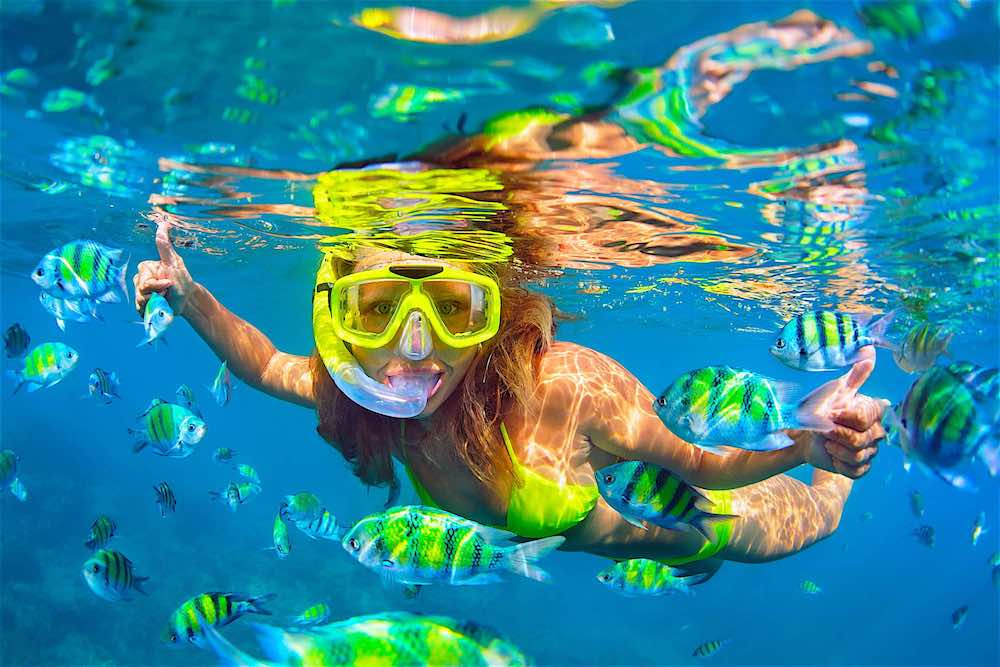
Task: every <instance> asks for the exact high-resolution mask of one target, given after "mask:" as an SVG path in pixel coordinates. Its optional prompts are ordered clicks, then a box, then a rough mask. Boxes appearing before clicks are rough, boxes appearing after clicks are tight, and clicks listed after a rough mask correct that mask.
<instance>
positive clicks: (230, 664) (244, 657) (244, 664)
mask: <svg viewBox="0 0 1000 667" xmlns="http://www.w3.org/2000/svg"><path fill="white" fill-rule="evenodd" d="M195 614H196V615H197V618H198V626H199V627H200V628H201V629H202V633H203V636H204V639H205V643H206V644H207V645H208V647H209V648H210V649H212V650H213V651H215V655H217V656H218V657H219V660H220V662H221V664H223V665H226V666H227V667H264V666H265V665H267V664H268V663H266V662H262V661H260V660H258V659H257V658H254V657H253V656H251V655H248V654H246V653H244V652H243V651H241V650H239V649H238V648H236V647H235V646H233V644H232V643H230V641H229V640H228V639H226V638H225V637H223V636H222V635H221V634H219V631H218V630H216V629H215V627H214V626H213V625H212V624H211V623H209V622H208V621H206V620H205V617H204V616H202V615H201V612H199V611H197V610H196V611H195Z"/></svg>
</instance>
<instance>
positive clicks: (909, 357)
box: [892, 322, 955, 373]
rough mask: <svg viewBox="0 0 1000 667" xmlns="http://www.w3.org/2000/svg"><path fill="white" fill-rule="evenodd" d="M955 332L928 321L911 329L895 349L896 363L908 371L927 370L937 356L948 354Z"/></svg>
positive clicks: (893, 354)
mask: <svg viewBox="0 0 1000 667" xmlns="http://www.w3.org/2000/svg"><path fill="white" fill-rule="evenodd" d="M954 335H955V334H954V333H952V332H950V331H948V330H947V329H943V328H941V327H935V326H933V325H931V324H928V323H927V322H923V323H922V324H918V325H917V326H915V327H913V328H912V329H910V331H909V333H907V334H906V338H904V339H903V342H902V343H901V344H900V346H899V347H898V348H897V349H895V350H893V352H892V358H893V359H895V360H896V365H897V366H899V367H900V369H902V370H904V371H906V372H907V373H917V372H922V371H926V370H927V369H928V368H930V367H931V366H933V365H934V362H935V361H937V358H938V357H940V356H941V355H943V354H944V355H946V354H948V345H949V344H950V343H951V339H952V337H953V336H954Z"/></svg>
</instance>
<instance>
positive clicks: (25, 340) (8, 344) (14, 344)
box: [3, 322, 31, 359]
mask: <svg viewBox="0 0 1000 667" xmlns="http://www.w3.org/2000/svg"><path fill="white" fill-rule="evenodd" d="M30 343H31V336H29V335H28V330H27V329H25V328H24V327H22V326H21V324H20V322H14V324H12V325H10V326H9V327H7V330H6V331H4V332H3V348H4V351H5V352H6V354H7V358H8V359H13V358H14V357H20V356H21V355H22V354H24V351H25V350H27V349H28V345H29V344H30Z"/></svg>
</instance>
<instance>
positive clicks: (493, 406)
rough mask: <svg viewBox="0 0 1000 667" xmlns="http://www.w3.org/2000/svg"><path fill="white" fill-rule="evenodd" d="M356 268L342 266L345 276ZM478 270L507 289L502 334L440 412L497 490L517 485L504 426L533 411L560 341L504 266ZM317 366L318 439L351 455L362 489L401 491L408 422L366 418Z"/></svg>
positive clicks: (549, 318)
mask: <svg viewBox="0 0 1000 667" xmlns="http://www.w3.org/2000/svg"><path fill="white" fill-rule="evenodd" d="M352 268H353V267H352V264H351V263H349V262H344V261H340V262H338V266H337V275H344V274H346V273H349V272H350V271H351V270H352ZM471 270H473V271H476V272H477V273H483V274H486V275H490V276H491V277H493V278H494V279H496V280H497V283H498V284H499V285H500V294H501V309H500V332H499V333H498V334H497V336H496V337H495V338H493V339H492V340H490V341H488V342H487V343H484V344H483V345H482V347H481V348H480V349H479V351H478V353H477V354H476V357H475V359H474V360H473V362H472V364H471V365H470V366H469V369H468V371H467V372H466V374H465V377H464V378H462V381H461V384H459V386H458V387H456V389H455V391H454V392H453V393H452V395H451V396H449V397H448V398H447V399H446V400H445V402H444V403H443V404H442V405H441V407H439V408H438V410H437V411H436V412H435V414H434V424H435V428H434V431H435V434H436V435H438V436H439V437H441V438H443V440H444V441H445V442H448V443H451V444H452V445H453V446H454V450H453V455H454V456H456V457H457V458H458V459H459V460H460V461H461V462H462V463H463V464H464V465H465V466H467V467H468V469H469V470H470V471H471V472H472V473H473V474H474V475H475V476H476V478H477V479H479V480H480V481H482V482H484V483H485V484H486V485H487V486H488V487H490V488H492V489H496V488H497V486H498V485H500V484H502V483H503V482H504V481H507V480H511V481H514V482H515V483H516V479H515V476H514V474H513V465H512V463H511V460H510V457H509V456H508V454H507V451H506V448H505V447H504V444H503V439H502V436H501V434H500V422H501V420H502V419H503V416H504V414H505V412H506V411H507V410H509V409H511V407H513V406H517V407H518V408H520V409H526V408H527V406H528V400H529V398H530V397H531V394H532V392H533V391H534V388H535V382H536V379H537V374H538V366H539V362H540V361H541V358H542V356H543V355H544V354H545V352H546V351H547V350H548V349H549V346H550V345H551V344H552V337H553V335H554V334H555V320H554V307H553V305H552V302H551V301H550V300H549V299H548V298H547V297H545V296H544V295H541V294H537V293H534V292H530V291H528V290H526V289H524V288H523V287H520V286H519V285H518V284H517V282H516V281H515V279H514V278H513V275H512V274H511V273H510V272H508V271H507V270H505V269H504V268H503V267H501V266H497V265H489V264H477V265H474V266H472V267H471ZM310 365H311V368H312V377H313V392H314V395H315V397H316V412H317V415H318V417H319V425H318V426H317V427H316V430H317V432H318V433H319V434H320V435H321V436H322V437H323V438H324V439H325V440H326V441H327V442H329V443H330V444H331V445H333V446H334V447H336V448H337V449H338V450H339V451H340V453H341V454H343V456H344V458H345V459H346V460H347V461H348V462H349V463H350V464H351V466H352V468H353V470H354V474H355V475H357V477H358V478H359V479H360V480H361V481H362V482H364V483H365V484H368V485H372V486H389V487H396V486H398V481H397V480H396V476H395V472H394V470H393V465H392V454H393V451H394V450H395V451H403V449H402V446H403V443H402V435H401V431H402V428H401V425H400V421H401V420H399V419H395V418H392V417H385V416H382V415H379V414H376V413H374V412H371V411H369V410H366V409H364V408H362V407H361V406H359V405H357V404H356V403H354V402H353V401H352V400H351V399H349V398H347V397H346V396H345V395H344V394H343V393H342V392H341V391H340V390H339V389H338V388H337V385H336V384H334V382H333V380H332V379H331V378H330V375H329V373H327V370H326V367H325V366H324V365H323V361H322V359H320V357H319V353H318V352H314V353H313V356H312V359H311V364H310ZM431 456H433V455H432V454H431Z"/></svg>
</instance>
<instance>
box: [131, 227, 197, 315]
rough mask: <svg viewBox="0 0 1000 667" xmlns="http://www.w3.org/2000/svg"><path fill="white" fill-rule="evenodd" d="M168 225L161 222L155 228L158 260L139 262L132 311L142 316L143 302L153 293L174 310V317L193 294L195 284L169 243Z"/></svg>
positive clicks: (182, 310)
mask: <svg viewBox="0 0 1000 667" xmlns="http://www.w3.org/2000/svg"><path fill="white" fill-rule="evenodd" d="M169 228H170V226H169V224H168V223H166V222H160V223H159V224H158V225H157V227H156V250H157V252H159V254H160V260H159V261H158V262H157V261H152V260H147V261H145V262H140V263H139V266H138V267H137V269H138V273H136V274H135V277H134V278H133V283H135V308H136V310H138V311H139V315H142V314H143V312H144V311H145V308H146V302H147V301H149V297H150V296H152V294H153V292H159V293H160V294H163V295H164V296H165V297H166V299H167V303H169V304H170V307H171V308H173V310H174V315H183V314H184V306H185V305H186V304H187V298H188V297H189V296H190V295H191V293H192V292H193V291H194V288H195V286H196V283H195V282H194V280H192V279H191V274H190V273H188V270H187V267H186V266H184V260H183V259H181V256H180V255H178V254H177V251H176V250H174V246H173V245H172V244H171V243H170V233H169V231H168V230H169Z"/></svg>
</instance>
